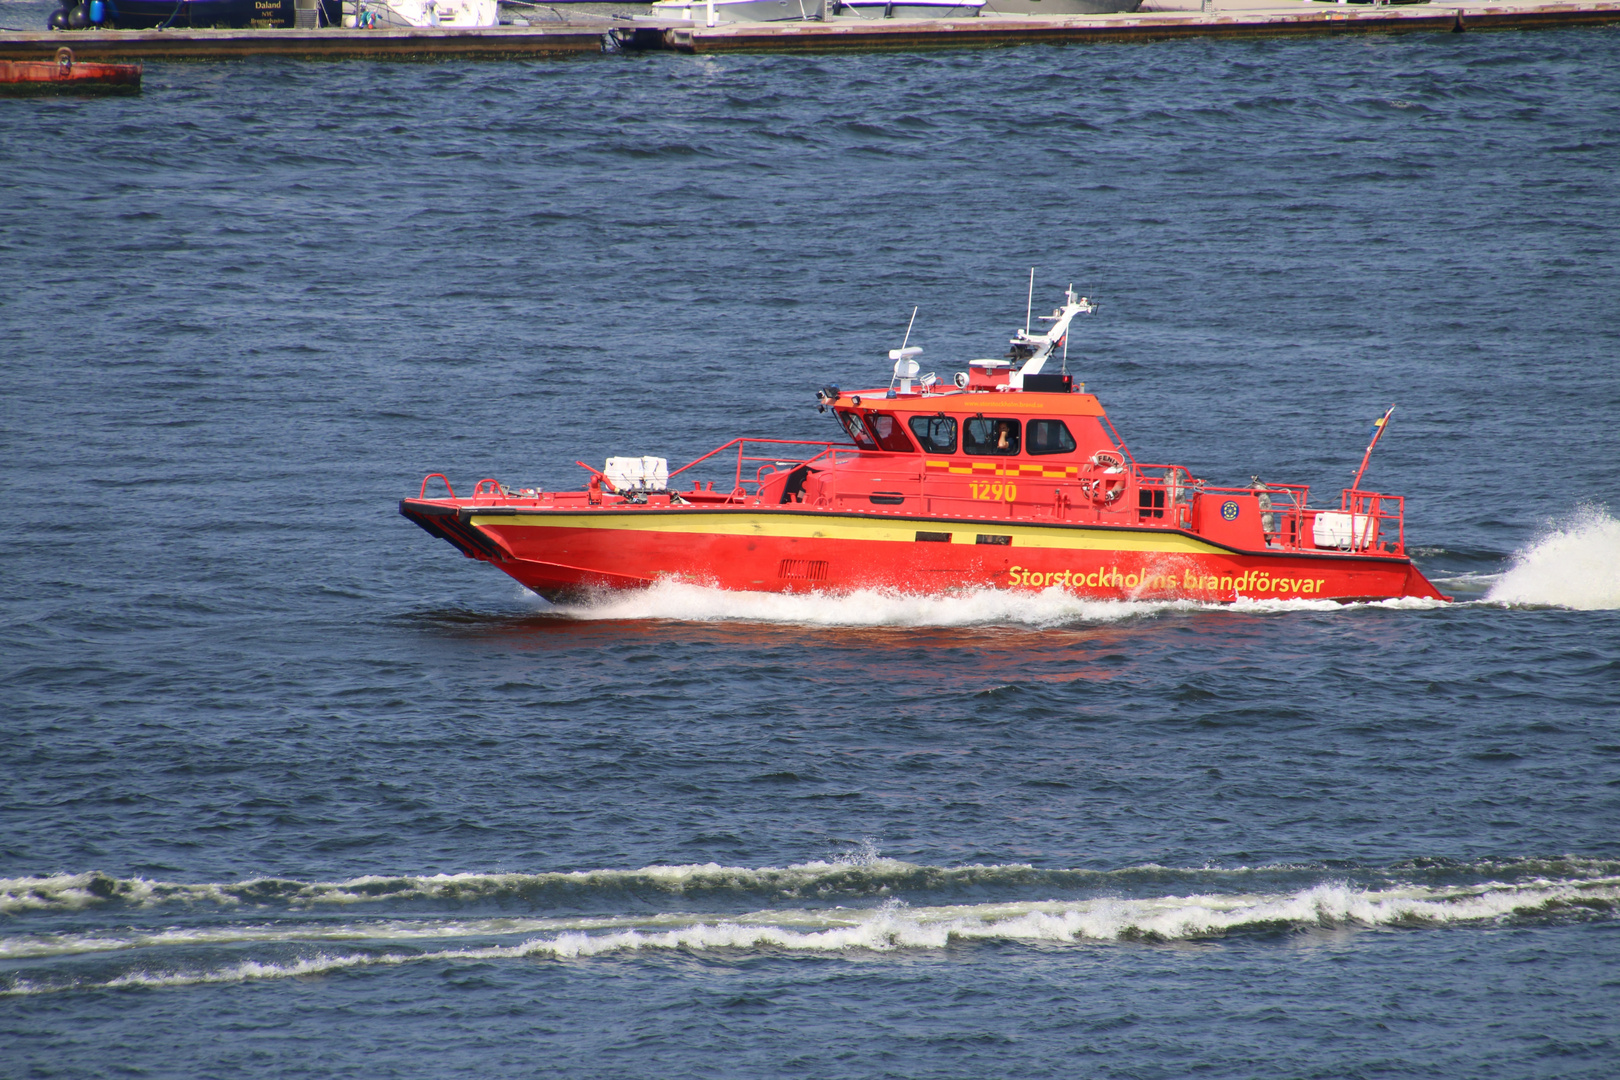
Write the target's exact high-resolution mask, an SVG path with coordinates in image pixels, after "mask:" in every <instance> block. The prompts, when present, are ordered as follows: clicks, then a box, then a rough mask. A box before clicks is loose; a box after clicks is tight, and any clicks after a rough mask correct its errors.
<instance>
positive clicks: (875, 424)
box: [866, 412, 916, 454]
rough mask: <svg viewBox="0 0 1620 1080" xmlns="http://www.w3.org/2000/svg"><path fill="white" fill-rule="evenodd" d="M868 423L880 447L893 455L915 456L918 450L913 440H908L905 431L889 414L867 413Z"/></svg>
mask: <svg viewBox="0 0 1620 1080" xmlns="http://www.w3.org/2000/svg"><path fill="white" fill-rule="evenodd" d="M866 423H867V426H869V427H870V428H871V429H872V434H874V435H876V436H877V441H878V445H879V446H881V447H883V449H885V450H887V451H889V452H890V453H891V454H914V453H916V449H915V448H914V447H913V446H912V445H911V440H910V439H908V438H906V432H905V429H904V428H902V427H901V426H900V421H898V420H896V419H895V418H894V417H893V416H890V415H889V414H888V413H882V412H880V413H867V414H866Z"/></svg>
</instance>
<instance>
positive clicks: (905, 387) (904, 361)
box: [889, 308, 922, 397]
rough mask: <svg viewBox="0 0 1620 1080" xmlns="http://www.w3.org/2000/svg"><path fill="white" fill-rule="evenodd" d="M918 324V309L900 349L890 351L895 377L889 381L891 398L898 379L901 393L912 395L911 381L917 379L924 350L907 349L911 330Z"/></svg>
mask: <svg viewBox="0 0 1620 1080" xmlns="http://www.w3.org/2000/svg"><path fill="white" fill-rule="evenodd" d="M916 323H917V308H912V309H911V321H910V322H908V323H906V336H905V337H904V338H902V339H901V341H900V347H899V348H898V349H890V350H889V359H890V360H893V361H894V375H893V376H891V377H890V379H889V396H890V397H894V384H895V380H897V379H898V380H899V382H900V392H901V393H902V394H909V393H911V380H912V379H915V378H916V377H917V372H918V371H919V370H920V368H919V367H918V365H917V357H919V356H921V355H922V349H921V348H920V347H918V346H915V345H914V346H912V347H911V348H909V349H908V348H906V345H907V344H908V343H909V342H910V341H911V328H912V327H913V326H915V325H916Z"/></svg>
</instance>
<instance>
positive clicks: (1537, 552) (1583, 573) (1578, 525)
mask: <svg viewBox="0 0 1620 1080" xmlns="http://www.w3.org/2000/svg"><path fill="white" fill-rule="evenodd" d="M1485 599H1486V601H1488V602H1492V603H1498V604H1524V605H1531V606H1538V607H1565V608H1575V609H1577V610H1583V611H1597V610H1605V609H1610V610H1612V609H1614V608H1620V521H1616V520H1615V519H1614V518H1613V517H1611V516H1610V515H1609V514H1608V513H1607V512H1606V511H1605V510H1604V509H1603V508H1601V507H1597V506H1582V507H1579V508H1578V509H1576V511H1575V512H1574V513H1573V514H1571V515H1570V516H1569V517H1568V518H1567V519H1565V520H1563V521H1559V522H1555V523H1552V524H1550V525H1549V526H1548V527H1547V529H1546V530H1545V531H1544V532H1543V533H1542V534H1541V535H1540V536H1539V537H1537V538H1536V539H1535V540H1534V541H1533V542H1532V543H1531V544H1530V545H1529V546H1527V547H1525V548H1523V549H1522V550H1520V551H1519V552H1518V553H1517V554H1515V555H1514V556H1513V565H1512V566H1511V567H1509V568H1508V570H1507V572H1506V573H1504V574H1503V575H1502V576H1501V577H1500V578H1498V579H1497V581H1496V583H1495V584H1494V585H1492V586H1491V589H1490V591H1489V592H1488V593H1486V594H1485Z"/></svg>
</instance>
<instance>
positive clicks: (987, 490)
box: [968, 480, 1018, 502]
mask: <svg viewBox="0 0 1620 1080" xmlns="http://www.w3.org/2000/svg"><path fill="white" fill-rule="evenodd" d="M968 487H969V488H971V489H972V491H973V498H975V499H988V500H990V501H992V502H1012V501H1013V500H1014V499H1016V498H1018V485H1017V484H1003V483H1002V482H1001V481H999V480H997V481H995V482H994V483H986V484H981V483H978V482H976V481H972V480H970V481H968Z"/></svg>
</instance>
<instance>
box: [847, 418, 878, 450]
mask: <svg viewBox="0 0 1620 1080" xmlns="http://www.w3.org/2000/svg"><path fill="white" fill-rule="evenodd" d="M838 419H839V420H840V421H842V422H843V425H844V430H845V431H847V432H849V437H850V438H852V439H854V440H855V445H856V446H858V447H860V448H861V449H862V450H876V449H877V442H876V440H874V439H873V438H872V434H871V432H869V431H867V430H866V425H865V424H863V423H861V418H860V417H859V416H857V415H856V414H854V413H852V412H841V413H839V414H838Z"/></svg>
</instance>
